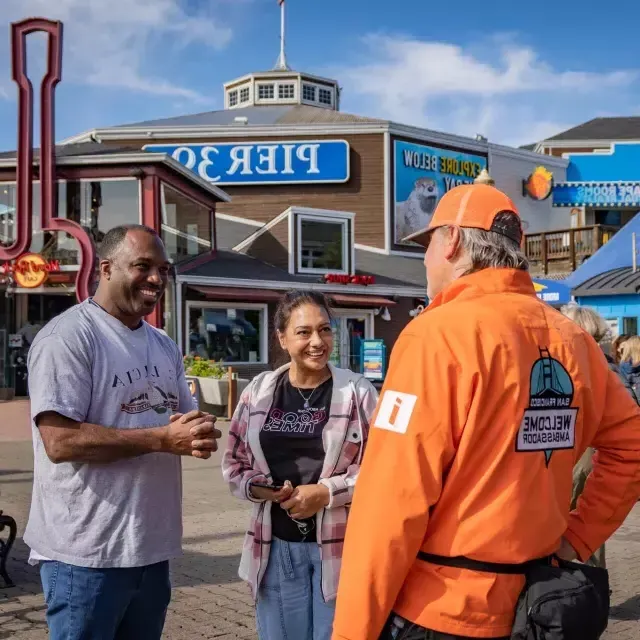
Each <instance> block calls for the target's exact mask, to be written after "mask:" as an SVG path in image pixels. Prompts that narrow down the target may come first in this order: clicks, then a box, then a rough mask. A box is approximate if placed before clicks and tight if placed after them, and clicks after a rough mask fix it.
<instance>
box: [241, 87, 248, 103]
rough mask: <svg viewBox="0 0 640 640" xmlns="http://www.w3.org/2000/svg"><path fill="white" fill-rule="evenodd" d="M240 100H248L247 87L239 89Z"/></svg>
mask: <svg viewBox="0 0 640 640" xmlns="http://www.w3.org/2000/svg"><path fill="white" fill-rule="evenodd" d="M240 102H249V87H242V89H240Z"/></svg>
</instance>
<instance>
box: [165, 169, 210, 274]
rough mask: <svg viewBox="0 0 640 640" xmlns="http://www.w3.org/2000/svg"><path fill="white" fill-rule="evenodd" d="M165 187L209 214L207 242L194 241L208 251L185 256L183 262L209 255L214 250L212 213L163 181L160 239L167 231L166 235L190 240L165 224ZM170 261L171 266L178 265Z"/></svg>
mask: <svg viewBox="0 0 640 640" xmlns="http://www.w3.org/2000/svg"><path fill="white" fill-rule="evenodd" d="M165 187H169V189H172V190H173V191H175V192H176V193H177V194H178V195H179V196H180V197H182V198H185V199H186V200H190V201H191V202H192V203H193V204H195V205H197V206H198V207H202V209H207V210H208V214H209V239H208V240H204V239H203V238H196V239H195V242H196V243H197V244H199V245H200V246H204V247H208V251H202V252H200V253H198V254H196V255H194V256H185V257H184V258H183V260H193V259H194V258H197V257H198V256H203V255H205V254H206V253H210V252H211V251H214V250H215V221H214V214H213V213H212V210H211V209H209V208H208V207H207V206H206V205H204V204H203V203H202V202H199V201H198V200H196V199H195V198H192V197H191V196H189V195H187V194H186V193H184V191H182V190H181V189H178V188H176V187H175V186H174V185H172V184H170V183H168V182H165V181H164V180H161V181H160V237H161V238H162V232H163V231H167V232H168V233H174V234H175V235H176V236H177V237H179V238H183V239H184V240H187V241H188V240H191V239H192V238H191V237H190V236H189V234H188V233H185V232H184V231H180V229H176V228H175V227H172V226H170V225H169V224H167V222H166V220H167V210H166V206H167V202H166V200H165ZM162 241H163V242H164V239H162ZM170 261H171V263H172V264H178V263H176V262H174V261H173V259H171V258H170Z"/></svg>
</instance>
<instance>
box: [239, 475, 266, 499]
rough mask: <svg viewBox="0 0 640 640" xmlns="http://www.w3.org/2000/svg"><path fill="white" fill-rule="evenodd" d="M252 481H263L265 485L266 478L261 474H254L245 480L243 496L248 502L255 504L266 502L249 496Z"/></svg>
mask: <svg viewBox="0 0 640 640" xmlns="http://www.w3.org/2000/svg"><path fill="white" fill-rule="evenodd" d="M254 480H264V482H265V484H266V482H267V476H265V475H264V474H262V473H256V474H255V475H253V476H251V477H249V478H247V479H246V480H245V481H244V491H243V493H244V495H245V497H246V499H247V500H249V502H255V503H256V504H259V503H260V502H266V500H261V499H259V498H256V497H255V496H253V495H251V483H252V482H253V481H254Z"/></svg>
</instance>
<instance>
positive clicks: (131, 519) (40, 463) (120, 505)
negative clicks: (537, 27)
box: [24, 300, 194, 568]
mask: <svg viewBox="0 0 640 640" xmlns="http://www.w3.org/2000/svg"><path fill="white" fill-rule="evenodd" d="M28 371H29V395H30V397H31V418H32V432H33V449H34V481H33V495H32V499H31V512H30V514H29V522H28V524H27V528H26V532H25V535H24V540H25V542H26V543H27V544H28V545H29V547H31V549H32V551H33V555H34V556H35V557H38V556H40V557H44V558H48V559H51V560H59V561H61V562H66V563H68V564H74V565H78V566H82V567H101V568H109V567H139V566H146V565H150V564H154V563H156V562H161V561H164V560H168V559H171V558H174V557H176V556H178V555H180V554H181V552H182V548H181V538H182V476H181V462H180V457H179V456H176V455H173V454H169V453H153V454H147V455H143V456H139V457H136V458H129V459H125V460H120V461H117V462H112V463H109V464H94V463H91V464H83V463H71V462H68V463H61V464H54V463H52V462H51V461H50V460H49V458H48V457H47V454H46V452H45V449H44V445H43V443H42V438H41V436H40V432H39V430H38V428H37V427H36V426H35V422H34V421H33V420H34V419H35V417H36V416H37V415H38V414H40V413H42V412H44V411H55V412H57V413H59V414H61V415H63V416H66V417H68V418H71V419H72V420H76V421H78V422H88V423H92V424H97V425H100V426H104V427H111V428H114V429H140V428H145V427H157V426H162V425H166V424H168V423H169V416H170V415H171V414H172V413H173V412H176V411H180V412H181V413H186V412H187V411H190V410H191V409H193V408H194V406H193V400H192V398H191V394H190V393H189V388H188V386H187V384H186V381H185V378H184V369H183V366H182V356H181V354H180V351H179V349H178V346H177V345H176V343H175V342H173V341H172V340H171V339H170V338H169V337H168V336H167V335H166V334H164V333H161V332H160V331H158V330H157V329H154V328H153V327H151V326H150V325H148V324H147V323H143V324H142V325H141V326H140V327H139V328H138V329H135V330H131V329H129V328H128V327H126V326H125V325H123V324H122V323H121V322H120V321H119V320H117V319H116V318H114V317H113V316H111V315H109V314H108V313H107V312H106V311H104V310H103V309H102V308H101V307H100V306H98V305H97V304H96V303H94V302H92V301H91V300H86V301H85V302H83V303H81V304H79V305H76V306H75V307H73V308H71V309H69V310H68V311H66V312H65V313H63V314H62V315H60V316H58V317H57V318H55V319H54V320H52V321H51V322H49V323H48V324H47V325H46V326H45V327H44V328H43V329H42V330H41V331H40V332H39V333H38V335H37V336H36V338H35V340H34V343H33V345H32V347H31V349H30V351H29V357H28Z"/></svg>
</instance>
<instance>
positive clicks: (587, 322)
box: [560, 304, 640, 402]
mask: <svg viewBox="0 0 640 640" xmlns="http://www.w3.org/2000/svg"><path fill="white" fill-rule="evenodd" d="M560 312H561V313H562V314H563V315H565V316H566V317H567V318H570V319H571V320H573V321H574V322H575V323H576V324H577V325H578V326H579V327H580V328H581V329H584V330H585V331H586V332H587V333H588V334H589V335H590V336H591V337H592V338H593V339H594V340H595V341H596V342H597V343H598V344H599V345H600V346H601V347H602V346H603V343H604V341H605V339H606V338H607V336H608V335H609V327H608V326H607V323H606V321H605V319H604V318H603V317H602V316H601V315H600V314H599V313H598V312H597V311H594V310H593V309H590V308H589V307H581V306H579V305H577V304H567V305H565V306H563V307H562V308H561V309H560ZM630 337H631V336H625V337H624V338H623V339H622V340H621V342H618V343H617V345H616V341H615V340H614V341H613V344H612V347H611V352H612V353H611V355H610V354H608V353H606V351H605V350H604V349H603V352H604V355H605V358H606V359H607V362H608V363H609V369H611V371H613V372H614V373H615V374H616V375H617V376H618V377H619V378H620V381H621V382H622V384H623V385H624V386H625V387H626V388H627V390H628V391H629V393H630V394H631V395H632V397H633V398H634V400H636V402H637V401H638V400H639V399H638V398H637V397H636V394H635V392H634V390H633V387H632V385H631V382H630V380H629V376H628V375H627V374H626V373H625V372H624V371H623V370H622V368H621V367H620V366H619V364H618V362H616V358H615V354H616V353H618V352H619V353H620V354H622V345H624V343H625V342H626V341H627V340H628V339H629V338H630ZM620 338H622V336H620V337H619V338H616V340H620ZM639 361H640V360H639Z"/></svg>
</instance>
